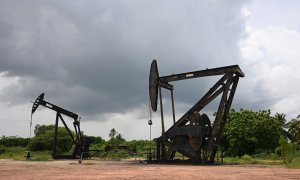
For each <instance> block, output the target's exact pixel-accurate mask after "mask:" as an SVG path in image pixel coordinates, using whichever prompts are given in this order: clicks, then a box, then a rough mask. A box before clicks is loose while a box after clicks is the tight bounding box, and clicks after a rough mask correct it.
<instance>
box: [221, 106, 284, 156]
mask: <svg viewBox="0 0 300 180" xmlns="http://www.w3.org/2000/svg"><path fill="white" fill-rule="evenodd" d="M282 126H283V122H282V119H279V118H276V117H273V116H271V111H270V110H267V111H266V110H262V111H258V112H255V111H251V110H243V109H241V110H240V111H239V112H236V111H234V110H231V111H230V115H229V119H228V122H227V124H226V128H225V131H224V141H223V147H224V150H225V152H226V153H227V155H231V156H239V157H241V156H243V155H244V154H249V155H252V154H255V153H260V152H264V151H273V150H275V148H276V147H278V146H279V138H280V135H281V134H282Z"/></svg>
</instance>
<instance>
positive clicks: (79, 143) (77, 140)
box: [31, 93, 89, 159]
mask: <svg viewBox="0 0 300 180" xmlns="http://www.w3.org/2000/svg"><path fill="white" fill-rule="evenodd" d="M44 95H45V94H44V93H42V94H41V95H39V96H38V97H37V98H36V100H35V101H34V103H33V106H32V110H31V117H32V115H33V114H34V112H35V111H36V110H37V108H38V107H39V105H42V106H44V107H47V108H49V109H51V110H54V111H56V119H55V126H54V137H53V148H52V158H53V159H75V158H79V157H80V156H81V153H82V152H85V151H87V152H88V151H89V150H88V147H89V145H88V144H87V143H85V139H84V137H83V135H82V133H81V130H80V121H79V120H78V115H77V114H75V113H73V112H71V111H68V110H66V109H63V108H61V107H59V106H56V105H54V104H52V103H50V102H47V101H45V100H44ZM62 114H63V115H65V116H68V117H70V118H72V119H73V120H74V121H73V126H74V130H75V137H74V135H73V134H72V132H71V130H70V128H69V127H68V126H67V124H66V122H65V120H64V118H63V117H62ZM31 119H32V118H31ZM59 120H61V122H62V123H63V125H64V127H65V128H66V130H67V132H68V134H69V136H70V138H71V141H72V142H73V144H74V145H75V148H74V151H73V153H72V154H71V155H61V154H57V144H58V132H57V130H58V123H59Z"/></svg>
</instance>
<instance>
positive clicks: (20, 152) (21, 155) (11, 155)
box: [0, 147, 52, 161]
mask: <svg viewBox="0 0 300 180" xmlns="http://www.w3.org/2000/svg"><path fill="white" fill-rule="evenodd" d="M2 148H3V147H2ZM3 149H4V151H1V152H2V153H0V159H14V160H26V157H25V156H26V152H27V149H26V148H25V147H5V148H3ZM31 155H32V156H33V157H32V158H31V159H30V160H31V161H48V160H52V157H51V152H50V151H32V152H31Z"/></svg>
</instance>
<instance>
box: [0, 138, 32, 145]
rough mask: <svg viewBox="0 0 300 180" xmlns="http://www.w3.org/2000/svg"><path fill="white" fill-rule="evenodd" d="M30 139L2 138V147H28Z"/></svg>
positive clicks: (0, 141) (0, 139) (0, 142)
mask: <svg viewBox="0 0 300 180" xmlns="http://www.w3.org/2000/svg"><path fill="white" fill-rule="evenodd" d="M29 140H30V139H29V138H22V137H16V136H9V137H6V136H2V137H1V138H0V145H2V146H6V147H16V146H20V147H26V146H27V145H28V143H29Z"/></svg>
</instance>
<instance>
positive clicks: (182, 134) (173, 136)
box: [149, 60, 245, 164]
mask: <svg viewBox="0 0 300 180" xmlns="http://www.w3.org/2000/svg"><path fill="white" fill-rule="evenodd" d="M216 75H223V76H222V77H221V78H220V80H219V81H218V82H217V83H216V84H215V85H213V86H212V87H211V88H210V89H209V90H208V92H207V93H206V94H205V95H204V96H203V97H202V98H201V99H200V100H199V101H198V102H197V103H196V104H195V105H194V106H193V107H192V108H191V109H190V110H189V111H188V112H186V113H185V114H184V115H183V116H182V117H181V118H180V119H179V120H178V121H176V120H175V111H174V98H173V85H171V84H169V82H172V81H179V80H186V79H192V78H199V77H205V76H216ZM244 76H245V75H244V73H243V72H242V70H241V69H240V68H239V66H238V65H233V66H226V67H219V68H213V69H205V70H200V71H194V72H187V73H181V74H173V75H169V76H162V77H159V74H158V69H157V62H156V60H153V61H152V64H151V68H150V78H149V96H150V103H151V108H152V110H153V111H156V110H157V100H158V93H159V100H160V111H161V124H162V135H161V136H160V137H158V138H156V139H154V140H155V141H156V160H157V161H170V160H174V157H175V153H176V152H179V153H180V154H182V155H184V156H186V157H188V158H189V159H190V160H192V161H194V162H200V163H203V164H212V163H214V161H215V155H216V153H217V149H218V146H219V145H220V141H221V139H222V135H223V131H224V127H225V124H226V121H227V118H228V114H229V110H230V107H231V103H232V100H233V97H234V94H235V90H236V87H237V84H238V81H239V78H240V77H244ZM161 88H165V89H167V90H170V91H171V100H172V113H173V123H174V124H173V126H171V127H170V128H169V129H168V130H167V131H165V126H164V116H163V103H162V93H161ZM221 94H222V96H221V100H220V103H219V106H218V110H217V112H216V117H215V120H214V122H213V123H211V121H210V120H209V117H208V116H207V115H206V114H205V113H202V114H200V111H201V110H203V108H204V107H206V106H207V105H208V104H209V103H210V102H211V101H212V100H214V99H215V98H216V97H218V96H219V95H221Z"/></svg>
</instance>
